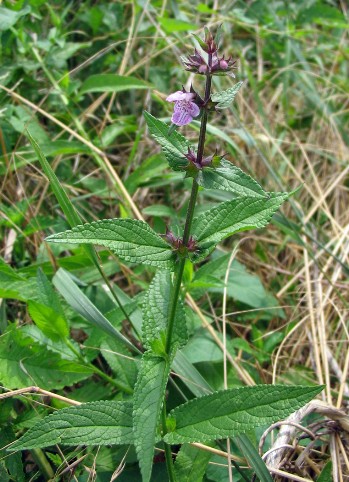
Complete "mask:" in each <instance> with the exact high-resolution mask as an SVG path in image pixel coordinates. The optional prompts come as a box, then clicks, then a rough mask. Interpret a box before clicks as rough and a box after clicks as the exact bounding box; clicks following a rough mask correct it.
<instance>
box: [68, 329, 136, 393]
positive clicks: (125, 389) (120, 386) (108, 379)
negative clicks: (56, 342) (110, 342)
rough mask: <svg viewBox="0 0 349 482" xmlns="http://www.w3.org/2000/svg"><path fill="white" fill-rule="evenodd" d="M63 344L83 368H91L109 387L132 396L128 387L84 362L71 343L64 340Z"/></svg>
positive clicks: (131, 391)
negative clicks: (111, 386)
mask: <svg viewBox="0 0 349 482" xmlns="http://www.w3.org/2000/svg"><path fill="white" fill-rule="evenodd" d="M65 344H66V345H67V347H68V348H69V349H70V350H71V351H72V352H73V353H74V355H75V356H76V357H77V358H78V360H80V362H81V363H82V364H83V365H84V366H86V367H88V368H91V370H92V371H93V373H95V374H96V375H99V376H100V377H101V378H103V380H105V381H106V382H109V383H110V384H111V385H113V386H114V387H116V388H118V389H119V390H120V391H122V392H124V393H128V394H130V395H132V393H133V390H132V389H131V388H130V387H128V386H126V385H124V384H123V383H120V382H117V381H116V380H114V379H113V378H112V377H110V376H109V375H107V374H106V373H104V372H103V371H102V370H100V369H99V368H98V367H96V366H95V365H93V363H91V362H87V361H86V360H85V358H84V357H83V355H82V354H81V353H80V352H79V351H78V350H76V348H75V346H74V345H73V344H72V343H71V341H70V340H69V339H68V338H66V339H65Z"/></svg>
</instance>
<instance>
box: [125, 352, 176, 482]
mask: <svg viewBox="0 0 349 482" xmlns="http://www.w3.org/2000/svg"><path fill="white" fill-rule="evenodd" d="M169 373H170V363H169V361H168V360H165V359H164V358H162V357H159V356H155V355H153V353H151V352H147V353H145V354H144V355H143V358H142V361H141V365H140V369H139V373H138V380H137V383H136V386H135V391H134V397H133V427H134V441H135V447H136V452H137V457H138V461H139V465H140V468H141V473H142V480H143V482H149V481H150V476H151V471H152V464H153V456H154V446H155V443H156V440H157V439H158V426H159V420H160V415H161V409H162V405H163V400H164V395H165V389H166V384H167V380H168V376H169Z"/></svg>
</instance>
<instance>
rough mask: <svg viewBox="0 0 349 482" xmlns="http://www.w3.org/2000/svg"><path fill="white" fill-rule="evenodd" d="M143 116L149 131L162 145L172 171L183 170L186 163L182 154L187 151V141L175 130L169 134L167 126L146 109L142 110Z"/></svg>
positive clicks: (188, 144)
mask: <svg viewBox="0 0 349 482" xmlns="http://www.w3.org/2000/svg"><path fill="white" fill-rule="evenodd" d="M144 118H145V121H146V123H147V125H148V128H149V132H150V133H151V135H152V136H153V137H154V139H155V140H156V141H157V142H158V143H159V144H160V146H161V147H162V150H163V152H164V154H165V157H166V159H167V161H168V163H169V165H170V167H171V168H172V169H173V170H174V171H181V170H183V168H184V167H186V166H187V165H188V161H187V159H186V158H185V157H184V154H187V152H188V147H189V146H190V143H189V141H187V139H186V138H185V137H184V136H182V135H181V134H179V132H177V131H173V132H172V134H171V135H170V136H169V135H168V129H169V126H168V125H167V124H165V123H164V122H162V121H160V120H159V119H156V118H155V117H153V116H152V115H151V114H149V113H148V112H146V111H144Z"/></svg>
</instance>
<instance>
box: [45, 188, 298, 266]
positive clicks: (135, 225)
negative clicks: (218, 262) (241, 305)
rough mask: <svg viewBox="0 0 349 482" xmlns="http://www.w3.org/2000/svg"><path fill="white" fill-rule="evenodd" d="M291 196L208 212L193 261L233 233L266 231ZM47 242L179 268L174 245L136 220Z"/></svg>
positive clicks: (86, 227)
mask: <svg viewBox="0 0 349 482" xmlns="http://www.w3.org/2000/svg"><path fill="white" fill-rule="evenodd" d="M288 197H289V194H288V193H271V194H268V195H267V194H266V195H265V196H263V197H244V198H238V199H233V200H232V201H227V202H224V203H221V204H220V205H219V206H217V207H214V208H212V209H210V210H208V211H205V212H204V213H203V214H201V215H200V216H198V217H197V218H195V219H194V221H193V227H192V234H193V236H194V239H196V240H197V241H198V246H199V253H198V254H197V255H196V256H194V257H193V259H192V260H193V261H194V262H196V261H200V260H202V259H203V258H204V257H206V256H207V254H208V252H209V251H210V250H212V249H213V248H214V247H215V246H216V245H217V244H218V243H219V242H220V241H222V240H223V239H224V238H226V237H228V236H231V235H232V234H235V233H238V232H240V231H246V230H249V229H259V228H263V227H264V226H266V225H267V224H268V223H269V221H270V219H271V217H272V216H273V214H274V213H275V212H276V211H277V210H278V209H279V207H280V206H281V204H282V203H283V202H284V201H285V200H286V199H287V198H288ZM46 240H47V241H50V242H54V243H69V244H83V243H88V244H98V245H101V246H105V247H106V248H109V249H110V250H111V251H113V252H114V253H115V254H117V255H118V256H119V257H120V258H122V259H124V260H125V261H129V262H131V263H143V264H148V265H151V266H157V267H159V268H162V269H169V270H174V269H175V266H176V263H175V262H176V257H175V254H174V253H173V251H172V248H171V246H170V245H169V244H168V243H166V242H165V241H164V240H163V239H162V238H161V237H160V236H159V235H158V234H157V233H156V232H155V231H154V230H153V229H152V228H151V227H150V226H149V225H148V224H147V223H145V222H143V221H138V220H135V219H104V220H101V221H95V222H92V223H87V224H83V225H81V226H76V227H74V228H73V229H71V230H69V231H65V232H63V233H58V234H54V235H52V236H49V237H48V238H46ZM207 250H209V251H207Z"/></svg>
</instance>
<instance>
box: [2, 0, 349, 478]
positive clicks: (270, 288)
mask: <svg viewBox="0 0 349 482" xmlns="http://www.w3.org/2000/svg"><path fill="white" fill-rule="evenodd" d="M209 23H211V24H212V25H218V24H220V23H223V30H224V36H223V37H224V50H225V51H227V52H231V53H232V55H233V56H234V57H237V58H239V70H238V74H237V77H238V79H237V80H239V81H240V80H241V81H245V84H244V86H243V88H242V90H241V91H240V93H239V95H238V96H237V100H236V103H235V105H234V108H231V109H229V110H226V111H225V113H224V116H220V114H218V113H217V114H216V118H215V119H214V122H212V125H209V126H208V135H209V138H208V141H209V145H210V146H211V149H212V150H211V152H210V153H211V154H212V153H213V152H214V150H215V148H216V147H217V148H218V151H220V150H222V148H220V146H221V145H224V149H226V150H227V151H228V152H227V158H228V159H231V160H233V161H234V163H235V164H236V165H238V166H239V167H241V168H242V169H244V171H245V172H248V173H250V174H251V175H252V176H253V177H255V178H257V179H263V188H265V189H266V190H269V191H291V190H292V189H294V188H296V187H297V186H299V184H303V188H302V189H301V191H299V193H298V194H297V196H296V197H295V198H293V200H291V201H290V202H289V203H287V205H286V206H284V207H283V209H282V211H281V213H279V214H277V215H276V216H274V218H273V226H274V228H271V229H270V230H269V231H268V236H266V234H265V232H264V231H263V230H260V231H253V232H252V233H248V234H247V235H246V234H245V235H244V234H243V233H242V234H240V235H238V236H235V238H234V239H233V241H231V240H230V241H225V242H223V244H222V245H221V246H220V249H219V250H216V251H215V252H214V253H213V255H212V256H211V258H210V261H209V263H206V264H203V265H201V266H200V267H199V268H198V269H197V270H195V271H192V270H191V269H190V268H189V267H188V269H187V270H186V273H185V286H186V288H187V289H188V291H190V293H191V296H192V300H193V301H194V302H195V306H196V310H194V311H193V310H192V309H189V308H188V306H185V307H184V309H185V310H186V312H187V318H188V320H189V337H190V340H189V343H188V345H187V346H186V347H185V348H184V349H183V354H184V355H185V359H184V360H183V359H182V360H178V361H176V363H177V368H178V375H179V376H178V377H176V383H177V385H178V386H179V388H180V390H181V391H182V392H183V393H184V394H185V396H186V397H189V398H190V397H191V394H192V393H193V394H195V395H203V394H205V393H208V391H209V390H210V389H211V388H213V389H221V388H222V387H223V369H222V366H223V351H222V347H223V344H222V335H221V333H222V320H223V318H225V319H226V321H227V322H228V324H229V327H228V340H227V344H226V348H227V356H228V361H229V373H228V376H229V386H230V387H235V386H241V385H246V384H254V383H271V382H274V381H275V382H278V383H296V384H298V383H304V384H312V383H314V384H319V383H320V384H321V383H324V384H326V390H325V392H324V401H326V402H327V403H328V404H329V405H333V406H334V407H338V408H340V407H342V406H343V405H345V401H346V399H347V397H348V395H349V389H348V386H347V384H346V378H347V372H348V365H349V356H348V339H349V335H348V326H347V321H346V319H347V312H348V302H347V300H348V273H349V259H348V253H349V239H348V232H349V229H348V226H349V224H348V223H349V216H348V209H347V207H348V201H349V199H348V197H349V196H348V171H349V164H348V148H347V144H348V131H347V126H348V87H349V85H348V83H349V81H348V73H349V72H348V54H349V48H348V43H347V30H348V19H347V12H346V7H345V4H344V3H343V2H341V1H338V2H337V1H330V0H328V1H325V0H321V1H315V0H305V1H302V2H298V1H294V2H292V1H291V2H286V1H277V0H273V1H266V0H256V1H253V0H252V1H249V2H245V1H231V2H218V1H215V2H213V3H212V2H206V3H204V2H202V3H200V2H194V3H193V2H192V3H191V5H190V7H189V6H188V5H186V4H185V3H184V2H166V1H163V2H157V1H151V2H148V1H142V0H140V1H134V2H133V3H132V2H119V1H116V2H107V1H100V2H92V1H84V2H74V1H73V2H67V1H66V2H64V1H63V2H54V1H50V2H44V1H42V0H29V1H21V0H19V1H16V2H11V1H4V2H3V4H2V6H1V7H0V34H1V67H0V84H1V86H0V89H1V92H0V102H1V110H0V112H1V117H0V146H1V151H2V157H1V162H0V175H1V189H0V192H1V198H0V212H1V218H0V230H1V237H2V245H1V255H2V259H3V261H1V264H0V297H2V298H3V300H2V303H1V307H0V330H1V335H2V336H1V337H0V345H1V346H0V358H1V360H0V381H1V384H2V387H3V392H4V393H6V392H7V391H9V390H14V389H21V388H25V387H29V386H31V385H37V386H39V387H40V388H41V389H43V390H49V391H54V392H55V393H56V394H59V395H61V396H62V397H67V398H69V399H71V400H75V401H77V402H93V401H95V400H99V399H103V400H110V401H112V400H114V401H119V400H126V399H127V397H128V396H129V394H130V393H131V392H132V390H133V387H134V384H135V379H136V374H137V364H136V363H135V358H134V357H133V356H132V352H131V351H129V349H128V348H126V347H125V346H124V345H123V344H122V342H121V341H120V340H118V339H116V338H113V337H112V336H110V334H109V335H107V334H104V333H105V332H103V331H101V330H100V327H101V326H102V325H103V326H104V327H105V326H106V323H107V322H108V321H109V322H110V323H111V324H112V326H114V327H115V328H117V329H123V334H124V335H125V336H126V337H127V338H129V339H131V340H132V341H135V339H136V338H137V327H138V329H139V330H140V329H141V315H140V308H139V307H140V306H141V303H142V299H143V296H144V290H145V289H146V288H147V287H148V285H149V283H150V281H151V280H152V277H153V273H154V270H153V269H152V268H151V267H149V266H145V265H144V266H143V265H141V264H132V263H128V262H124V261H122V262H121V261H120V260H119V259H117V258H116V257H115V256H112V255H111V254H110V252H109V251H107V250H103V251H99V255H100V257H101V259H102V261H103V270H104V272H105V275H106V276H107V277H108V278H109V280H110V283H112V285H113V287H114V289H115V290H116V292H117V294H118V296H119V297H120V298H121V300H122V302H123V305H124V308H125V310H126V312H127V315H128V316H129V317H130V318H131V319H132V323H133V325H134V326H135V327H136V330H135V332H132V331H131V330H130V326H129V324H127V323H125V322H124V320H125V316H124V313H123V312H122V310H121V309H120V308H119V307H117V306H116V305H115V302H114V300H113V298H112V297H111V296H110V291H109V289H108V287H107V286H106V284H105V281H104V280H103V278H102V277H101V273H100V272H99V270H98V269H97V268H96V266H95V264H94V261H93V256H92V255H91V253H89V252H88V251H86V250H85V249H84V248H83V247H81V246H73V245H72V246H71V249H69V250H67V247H66V245H65V246H61V245H60V244H50V245H48V244H46V243H45V242H44V241H43V239H44V237H45V235H48V234H52V233H55V232H59V231H63V230H66V229H68V228H69V227H70V224H69V222H70V221H69V219H66V216H65V215H63V213H62V211H61V207H60V206H59V204H58V203H57V199H56V197H55V196H54V194H53V190H52V189H51V188H53V187H54V186H53V185H51V186H50V185H49V183H48V181H47V177H46V176H47V173H46V176H45V175H44V174H43V172H42V169H41V167H40V164H39V163H38V156H37V154H36V153H35V151H34V150H33V148H32V147H31V145H30V143H29V142H28V139H27V138H26V132H25V129H27V128H28V129H29V130H30V132H31V133H32V135H33V136H34V137H35V138H36V139H37V141H38V142H39V143H40V146H41V148H42V149H43V152H44V154H45V155H46V156H47V158H48V160H49V162H50V165H51V167H52V169H53V170H54V171H55V173H56V175H57V178H58V179H59V182H60V183H61V186H62V187H63V188H64V190H65V191H66V192H67V194H68V196H69V198H70V200H71V201H72V203H73V205H74V207H75V208H76V209H77V211H78V212H79V214H80V216H81V218H82V219H83V220H84V221H89V222H90V221H95V220H99V219H103V218H113V217H121V218H122V217H135V218H138V219H141V218H142V217H144V218H145V219H146V220H147V221H149V222H150V224H151V225H152V226H153V228H154V230H155V231H157V232H160V233H164V232H165V228H166V224H168V223H171V224H172V225H179V224H180V221H181V219H183V217H184V215H185V212H186V207H187V201H188V199H187V196H186V195H183V193H184V192H187V191H188V184H187V183H188V181H187V180H183V176H182V174H180V173H176V172H175V173H173V172H169V170H168V169H167V163H166V160H165V158H164V156H163V155H162V153H161V151H160V150H159V149H158V147H157V146H156V145H155V143H154V141H153V140H152V138H151V137H150V136H149V135H148V132H147V130H146V128H145V122H144V118H143V115H142V113H143V110H147V111H148V112H151V113H152V114H153V115H155V116H157V117H162V118H163V120H164V121H166V122H168V120H169V115H170V111H171V106H170V105H169V104H167V103H166V102H165V98H166V96H167V95H168V94H169V93H170V92H174V91H176V90H178V88H180V86H181V85H182V84H185V85H187V86H189V82H190V81H192V80H193V79H192V78H189V80H188V74H187V73H186V72H185V71H184V70H183V68H182V67H181V66H180V62H179V58H180V55H183V54H186V53H187V52H188V51H191V50H192V48H193V39H192V36H191V35H190V32H193V31H197V30H198V29H199V28H201V27H203V26H204V25H206V24H209ZM110 74H118V75H119V76H123V77H119V78H117V79H116V80H115V78H114V80H113V82H111V78H110V76H109V75H110ZM125 76H126V79H125ZM195 82H196V81H195ZM215 82H216V83H217V84H216V87H217V90H218V89H220V88H229V87H230V86H231V85H232V83H231V82H230V81H229V80H227V79H226V78H215ZM192 125H194V128H196V129H197V127H198V123H197V122H194V123H193V124H192ZM182 131H183V130H182ZM184 131H185V129H184ZM188 134H189V136H193V141H194V140H195V136H197V134H196V133H195V132H194V133H193V131H192V130H190V129H188ZM208 154H209V153H208ZM230 199H231V195H230V194H229V193H224V192H222V191H206V192H205V194H204V195H203V194H201V195H200V203H199V206H198V211H197V212H199V213H200V212H201V213H203V212H204V211H205V210H207V209H209V208H212V207H214V206H215V205H216V203H217V201H221V200H227V201H228V200H230ZM164 218H165V221H164ZM237 243H238V248H237V250H235V248H236V247H237ZM232 253H233V254H234V260H233V261H232V264H231V266H230V267H229V265H228V263H229V260H230V257H231V254H232ZM57 270H58V272H57ZM63 270H64V271H63ZM67 273H69V274H70V276H68V278H67ZM225 278H226V279H227V284H226V293H227V302H225V301H224V298H223V295H224V279H225ZM52 283H53V284H52ZM68 283H69V284H68ZM67 286H68V289H67ZM69 294H70V297H69ZM74 301H75V304H74ZM81 306H83V309H82V308H81ZM79 307H80V309H79ZM225 314H226V316H224V315H225ZM91 323H94V324H91ZM108 326H109V325H108ZM110 329H111V330H112V328H110ZM109 333H110V332H109ZM67 335H69V336H68V337H67ZM80 349H82V352H83V357H81V355H80V351H79V350H80ZM176 370H177V369H176ZM179 398H180V396H179V392H178V391H177V390H176V389H175V388H173V389H172V390H171V396H170V397H169V400H170V402H169V409H171V408H173V407H171V403H173V406H175V405H176V404H177V402H178V401H179ZM1 406H2V410H1V415H0V417H1V425H2V430H1V433H0V447H3V446H5V445H7V444H8V443H10V442H12V441H13V440H14V439H15V435H21V434H22V433H24V431H25V430H26V429H28V428H30V427H32V426H33V425H34V423H35V422H37V421H38V420H40V419H41V418H42V417H43V416H44V415H46V414H47V413H51V412H52V410H54V409H57V408H62V407H65V406H67V403H66V402H65V401H64V399H61V400H59V399H57V398H51V397H44V398H43V397H38V396H35V395H30V394H27V395H22V396H17V397H15V396H12V397H9V398H6V399H5V400H3V401H1ZM309 423H316V420H315V421H314V420H312V419H311V420H310V421H309ZM323 427H325V429H324V431H325V435H324V436H322V437H321V438H320V437H318V438H317V439H316V444H315V449H316V450H315V451H311V450H310V452H309V460H310V462H309V461H307V460H306V461H304V460H303V461H302V463H301V464H300V465H299V464H298V465H297V463H298V462H297V460H298V459H297V455H294V454H293V453H292V452H290V453H289V454H288V455H287V457H288V462H289V463H290V465H289V467H290V471H291V472H292V471H294V470H295V469H294V467H295V466H296V467H299V469H298V468H297V470H298V471H299V472H300V476H301V477H304V478H308V479H310V480H316V478H317V477H318V476H319V474H320V472H321V470H322V468H323V467H325V468H324V472H323V474H325V475H323V476H322V477H323V478H322V479H321V480H327V479H325V478H324V477H326V473H327V472H329V470H330V469H328V467H329V466H328V465H326V466H325V464H326V461H327V460H328V459H329V458H332V460H333V462H334V466H336V467H338V472H337V476H338V477H339V476H340V474H343V475H348V474H349V467H348V459H347V457H345V452H346V447H347V445H346V444H347V443H348V439H347V436H345V435H343V434H341V433H340V434H339V435H334V434H333V432H332V431H331V426H330V425H326V424H325V425H324V426H321V427H320V428H323ZM314 430H315V429H314ZM260 435H261V433H257V434H255V433H253V434H251V440H252V441H254V442H255V441H256V440H257V439H258V438H259V437H260ZM298 435H299V434H298ZM268 443H270V441H268V442H267V443H266V446H265V450H267V448H268ZM302 444H303V446H304V442H302V441H301V442H300V444H299V445H300V446H302ZM318 449H321V450H318ZM186 450H187V453H184V452H183V453H182V454H181V459H179V460H181V462H180V463H181V464H182V463H183V464H185V457H189V458H190V460H195V457H198V460H199V461H201V462H198V465H199V466H202V465H203V464H204V466H206V465H205V464H207V463H208V462H210V464H209V465H208V468H207V470H206V475H205V479H204V480H207V481H217V482H221V481H224V480H227V470H226V467H225V460H224V459H222V458H221V457H218V456H217V455H216V456H212V455H210V457H209V458H208V457H207V455H206V453H204V454H202V452H201V451H199V452H198V453H196V452H195V453H192V452H191V450H193V448H192V447H189V446H188V448H187V449H186ZM300 450H301V449H300ZM233 453H234V454H237V458H238V459H239V457H240V459H241V457H243V453H244V452H243V450H242V449H241V445H240V446H238V444H237V445H236V446H234V448H233ZM245 456H246V454H245ZM124 457H126V459H124ZM157 457H158V458H157V459H156V462H157V463H156V464H155V465H154V472H153V479H154V481H156V480H159V481H160V480H161V481H163V480H165V479H164V477H165V475H164V473H165V468H164V463H163V459H162V456H161V454H159V455H158V456H157ZM205 457H206V458H205ZM204 459H205V460H204ZM240 459H239V460H240ZM76 461H78V462H77V463H76V464H74V462H76ZM124 461H126V468H125V470H124V471H123V472H122V474H121V476H120V477H119V479H118V480H121V481H131V480H132V481H136V480H140V479H139V477H140V476H139V471H138V467H137V464H136V455H135V451H134V449H129V448H128V447H121V448H108V447H100V448H88V449H84V448H82V447H78V448H76V449H72V448H70V447H61V446H59V445H57V446H56V447H53V448H50V449H48V450H45V451H41V450H40V449H32V450H30V451H28V452H26V454H25V456H24V457H23V458H21V456H20V455H19V454H18V453H15V454H10V455H9V453H5V452H1V462H0V479H1V480H15V481H22V480H23V481H24V480H34V478H36V480H49V478H53V477H54V476H55V477H56V480H71V479H73V480H79V481H87V480H96V481H104V480H110V478H111V476H112V474H113V472H114V471H115V469H116V467H118V466H119V464H120V466H121V465H122V463H123V462H124ZM120 470H121V469H120ZM177 470H178V471H179V473H180V470H184V472H185V469H182V468H181V465H180V464H179V465H178V467H177ZM325 471H327V472H325ZM33 474H34V478H33ZM234 477H235V478H236V480H240V478H241V475H240V474H239V473H238V472H236V473H235V474H234ZM234 480H235V479H234ZM280 480H283V478H282V477H281V476H280ZM285 480H286V479H285ZM319 480H320V479H319ZM338 480H340V479H338Z"/></svg>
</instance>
